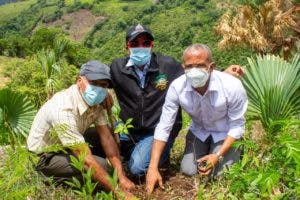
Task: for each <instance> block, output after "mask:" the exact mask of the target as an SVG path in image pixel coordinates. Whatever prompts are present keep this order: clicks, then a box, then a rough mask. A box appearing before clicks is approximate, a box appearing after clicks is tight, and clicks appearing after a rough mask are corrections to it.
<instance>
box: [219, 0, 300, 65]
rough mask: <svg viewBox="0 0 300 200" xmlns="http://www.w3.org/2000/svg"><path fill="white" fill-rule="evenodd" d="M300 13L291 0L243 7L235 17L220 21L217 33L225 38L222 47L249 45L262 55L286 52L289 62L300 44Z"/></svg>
mask: <svg viewBox="0 0 300 200" xmlns="http://www.w3.org/2000/svg"><path fill="white" fill-rule="evenodd" d="M299 11H300V7H299V6H296V5H293V3H292V1H290V0H269V1H267V2H265V3H264V4H261V5H259V6H257V7H255V6H250V5H244V6H241V7H239V8H238V10H237V11H236V15H235V16H234V15H233V14H232V13H231V12H227V13H226V14H224V15H223V16H222V17H221V18H220V20H219V22H218V24H217V26H216V27H215V30H216V33H217V34H219V35H222V37H223V38H222V40H221V41H220V42H219V44H218V45H219V47H220V48H225V47H229V46H232V45H247V46H250V47H251V48H253V49H254V50H255V51H257V52H258V53H260V55H264V54H266V53H272V54H275V53H280V51H281V50H283V56H284V59H285V60H287V59H288V57H289V56H290V54H291V50H292V48H293V47H294V46H295V44H296V41H299V37H298V36H299V34H300V27H299V23H297V20H299V16H297V13H299Z"/></svg>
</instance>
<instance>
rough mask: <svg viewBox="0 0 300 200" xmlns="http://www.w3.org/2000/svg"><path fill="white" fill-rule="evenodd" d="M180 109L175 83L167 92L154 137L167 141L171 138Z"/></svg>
mask: <svg viewBox="0 0 300 200" xmlns="http://www.w3.org/2000/svg"><path fill="white" fill-rule="evenodd" d="M178 109H179V101H178V94H177V92H176V90H175V86H174V85H173V84H171V85H170V87H169V90H168V92H167V95H166V98H165V103H164V105H163V108H162V114H161V116H160V120H159V123H158V125H157V126H156V129H155V132H154V139H156V140H160V141H164V142H166V141H167V140H168V138H169V135H170V132H171V130H172V127H173V124H174V122H175V119H176V115H177V112H178Z"/></svg>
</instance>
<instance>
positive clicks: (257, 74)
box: [243, 55, 300, 130]
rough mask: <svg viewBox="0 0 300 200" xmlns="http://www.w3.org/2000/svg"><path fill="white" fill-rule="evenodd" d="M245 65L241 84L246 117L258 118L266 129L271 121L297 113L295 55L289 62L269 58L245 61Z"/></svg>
mask: <svg viewBox="0 0 300 200" xmlns="http://www.w3.org/2000/svg"><path fill="white" fill-rule="evenodd" d="M248 62H249V67H247V69H246V76H245V77H244V78H243V84H244V86H245V88H246V91H247V94H248V98H249V114H250V115H253V116H256V117H258V118H259V119H260V120H261V122H262V124H263V126H264V128H265V129H266V130H268V128H270V123H271V122H272V121H276V120H282V119H287V118H291V117H293V116H295V115H296V114H297V113H299V112H300V93H299V88H300V74H299V73H298V70H299V56H296V57H295V58H294V61H293V62H292V63H288V62H286V61H285V60H283V59H281V58H280V57H276V56H273V55H266V56H264V57H260V56H257V58H256V59H253V58H248ZM297 91H298V92H297Z"/></svg>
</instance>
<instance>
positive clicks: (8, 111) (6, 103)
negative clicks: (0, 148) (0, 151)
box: [0, 89, 36, 148]
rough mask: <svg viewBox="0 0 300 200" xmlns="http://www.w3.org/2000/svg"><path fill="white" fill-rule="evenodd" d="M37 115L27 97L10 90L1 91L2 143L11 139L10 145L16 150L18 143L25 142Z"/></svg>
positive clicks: (0, 118) (0, 126) (0, 129)
mask: <svg viewBox="0 0 300 200" xmlns="http://www.w3.org/2000/svg"><path fill="white" fill-rule="evenodd" d="M35 113H36V109H35V107H34V106H33V104H32V103H31V102H30V101H29V100H28V99H27V98H26V97H25V96H23V95H21V94H18V93H15V92H13V91H11V90H9V89H2V90H0V131H1V138H2V139H3V141H0V142H1V143H3V142H5V141H6V139H7V138H9V143H10V144H11V145H12V147H13V148H14V147H15V143H16V142H21V141H23V140H22V139H24V138H26V137H27V133H28V132H29V130H30V127H31V122H32V121H33V118H34V116H35ZM5 135H6V137H5ZM21 136H23V138H22V137H21ZM6 142H7V141H6ZM1 143H0V144H1Z"/></svg>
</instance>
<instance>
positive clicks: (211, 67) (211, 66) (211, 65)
mask: <svg viewBox="0 0 300 200" xmlns="http://www.w3.org/2000/svg"><path fill="white" fill-rule="evenodd" d="M214 68H215V62H212V63H210V67H209V71H212V70H213V69H214Z"/></svg>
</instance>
